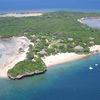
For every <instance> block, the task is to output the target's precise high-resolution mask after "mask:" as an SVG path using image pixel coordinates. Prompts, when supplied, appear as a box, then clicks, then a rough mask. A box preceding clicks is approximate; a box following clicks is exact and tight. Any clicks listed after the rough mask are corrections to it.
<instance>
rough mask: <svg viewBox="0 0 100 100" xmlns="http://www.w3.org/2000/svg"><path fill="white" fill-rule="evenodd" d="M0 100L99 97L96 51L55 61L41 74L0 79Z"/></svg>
mask: <svg viewBox="0 0 100 100" xmlns="http://www.w3.org/2000/svg"><path fill="white" fill-rule="evenodd" d="M95 64H98V66H95ZM90 66H91V67H92V68H93V70H90V69H89V67H90ZM0 100H100V54H95V55H92V56H89V57H86V58H83V59H80V60H77V61H72V62H68V63H64V64H59V65H55V66H53V67H51V68H49V69H48V71H47V72H46V73H45V74H42V75H38V76H33V77H28V78H24V79H22V80H15V81H14V80H9V79H0Z"/></svg>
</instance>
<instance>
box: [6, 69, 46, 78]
mask: <svg viewBox="0 0 100 100" xmlns="http://www.w3.org/2000/svg"><path fill="white" fill-rule="evenodd" d="M45 72H46V69H44V70H42V71H39V70H36V71H33V72H29V73H28V72H26V73H25V74H22V75H18V76H16V77H13V76H11V75H8V77H9V78H10V79H12V80H16V79H22V78H25V77H29V76H34V75H38V74H43V73H45Z"/></svg>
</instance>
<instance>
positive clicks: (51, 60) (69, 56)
mask: <svg viewBox="0 0 100 100" xmlns="http://www.w3.org/2000/svg"><path fill="white" fill-rule="evenodd" d="M90 55H91V54H76V53H74V52H72V53H59V54H57V55H51V56H47V57H45V58H42V60H43V61H44V63H45V64H46V66H47V68H49V67H52V66H53V65H58V64H63V63H67V62H71V61H75V60H78V59H82V58H85V57H88V56H90Z"/></svg>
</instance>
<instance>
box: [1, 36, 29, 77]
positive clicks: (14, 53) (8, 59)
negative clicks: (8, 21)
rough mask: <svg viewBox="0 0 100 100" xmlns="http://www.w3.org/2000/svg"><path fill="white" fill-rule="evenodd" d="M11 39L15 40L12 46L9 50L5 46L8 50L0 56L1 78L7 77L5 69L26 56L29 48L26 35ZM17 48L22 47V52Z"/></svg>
mask: <svg viewBox="0 0 100 100" xmlns="http://www.w3.org/2000/svg"><path fill="white" fill-rule="evenodd" d="M11 40H13V42H15V44H14V47H13V48H11V50H9V48H7V49H8V50H7V51H8V52H7V53H6V54H3V58H1V59H3V60H4V62H2V61H1V62H0V65H1V66H0V77H1V78H7V71H8V70H9V69H11V68H13V67H14V66H15V64H17V63H18V62H20V61H23V60H24V59H25V58H26V53H27V52H28V49H29V44H30V41H29V40H28V39H27V38H26V37H13V38H12V39H11ZM4 46H5V45H4ZM6 46H8V45H6ZM19 48H23V52H19ZM1 59H0V60H1Z"/></svg>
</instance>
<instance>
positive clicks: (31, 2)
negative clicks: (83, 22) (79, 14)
mask: <svg viewBox="0 0 100 100" xmlns="http://www.w3.org/2000/svg"><path fill="white" fill-rule="evenodd" d="M54 10H66V11H90V12H92V11H95V12H96V11H97V12H99V11H100V0H0V12H15V11H18V12H19V11H54ZM95 64H98V66H95ZM89 67H93V70H90V69H89ZM0 100H100V54H95V55H92V56H89V57H87V58H83V59H80V60H76V61H73V62H69V63H64V64H59V65H55V66H54V67H51V68H49V69H48V71H47V72H46V73H45V74H42V75H37V76H33V77H28V78H24V79H22V80H15V81H13V80H9V79H0Z"/></svg>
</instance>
